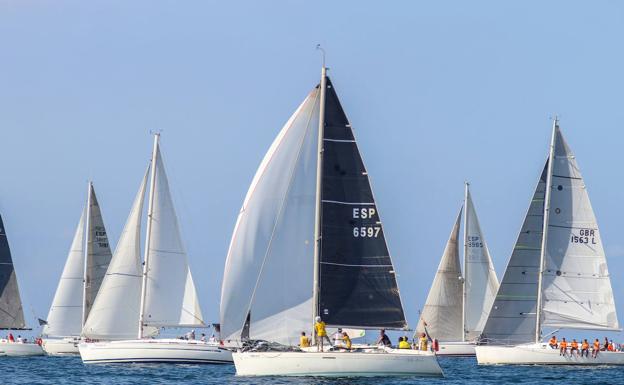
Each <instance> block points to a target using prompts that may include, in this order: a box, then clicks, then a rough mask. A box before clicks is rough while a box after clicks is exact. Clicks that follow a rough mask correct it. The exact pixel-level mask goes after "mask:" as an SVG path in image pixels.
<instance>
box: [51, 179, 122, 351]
mask: <svg viewBox="0 0 624 385" xmlns="http://www.w3.org/2000/svg"><path fill="white" fill-rule="evenodd" d="M111 258H112V254H111V251H110V247H109V244H108V236H107V235H106V228H105V227H104V220H103V219H102V212H101V210H100V205H99V203H98V200H97V197H96V195H95V189H94V188H93V183H92V182H89V184H88V190H87V203H86V206H85V208H84V209H83V210H82V215H81V216H80V220H79V222H78V227H77V228H76V233H75V234H74V239H73V241H72V244H71V248H70V249H69V255H68V256H67V261H66V262H65V267H64V269H63V273H62V274H61V279H60V280H59V284H58V287H57V289H56V294H55V295H54V300H53V301H52V306H51V307H50V312H49V313H48V317H47V319H46V321H45V325H44V327H43V332H42V341H43V343H42V346H43V350H44V351H45V352H46V354H48V355H66V354H79V352H78V344H79V342H80V334H81V332H82V327H83V325H84V323H85V320H86V319H87V317H88V316H89V312H90V311H91V309H92V306H93V303H94V301H95V299H96V297H97V294H98V292H99V289H100V286H101V284H102V280H103V279H104V275H105V274H106V269H107V268H108V264H109V263H110V260H111Z"/></svg>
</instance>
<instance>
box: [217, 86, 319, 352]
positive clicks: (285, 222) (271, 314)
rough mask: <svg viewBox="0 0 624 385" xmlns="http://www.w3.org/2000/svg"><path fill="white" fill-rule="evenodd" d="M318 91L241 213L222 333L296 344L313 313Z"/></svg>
mask: <svg viewBox="0 0 624 385" xmlns="http://www.w3.org/2000/svg"><path fill="white" fill-rule="evenodd" d="M318 116H319V89H318V87H317V88H315V89H314V90H312V92H310V94H309V95H308V96H307V97H306V98H305V100H304V101H303V103H301V105H300V106H299V108H297V110H296V111H295V113H294V114H293V115H292V116H291V117H290V119H289V120H288V122H286V124H285V125H284V127H283V128H282V130H281V131H280V133H279V134H278V136H277V137H276V138H275V140H274V142H273V144H272V145H271V147H270V148H269V150H268V152H267V153H266V155H265V157H264V159H263V160H262V162H261V164H260V167H259V168H258V171H257V172H256V175H255V176H254V178H253V181H252V183H251V186H250V187H249V191H248V192H247V196H246V197H245V200H244V202H243V206H242V208H241V210H240V213H239V215H238V219H237V222H236V226H235V228H234V233H233V235H232V240H231V242H230V247H229V250H228V255H227V260H226V264H225V271H224V275H223V286H222V289H221V335H222V336H223V337H224V338H225V339H232V340H239V339H240V335H241V332H242V328H243V325H244V324H245V321H246V320H247V319H248V317H249V321H250V322H249V324H250V328H249V337H250V338H254V339H266V340H271V341H275V342H280V343H284V344H296V343H297V341H298V335H299V333H300V332H301V331H302V330H309V328H310V322H311V317H312V286H313V285H312V270H313V254H314V225H315V186H316V170H317V168H316V167H317V154H318V147H317V142H318V125H319V121H318V120H319V118H318Z"/></svg>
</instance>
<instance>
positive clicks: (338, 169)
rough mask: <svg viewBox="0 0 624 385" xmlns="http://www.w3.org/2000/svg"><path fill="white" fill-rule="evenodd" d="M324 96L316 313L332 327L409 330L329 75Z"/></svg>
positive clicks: (363, 173)
mask: <svg viewBox="0 0 624 385" xmlns="http://www.w3.org/2000/svg"><path fill="white" fill-rule="evenodd" d="M325 92H326V93H325V116H324V118H325V119H324V122H325V124H324V129H323V151H322V157H323V159H322V170H321V171H322V175H321V213H320V216H321V217H320V245H321V246H320V255H319V263H320V267H319V288H318V290H319V297H318V298H319V300H318V313H317V314H319V315H320V316H321V317H322V318H323V320H324V321H325V322H326V323H327V324H329V325H336V326H338V325H339V326H354V327H359V328H366V327H374V328H377V327H385V328H405V327H406V326H407V322H406V321H405V314H404V312H403V306H402V304H401V298H400V296H399V290H398V286H397V281H396V276H395V273H394V268H393V265H392V260H391V258H390V254H389V252H388V247H387V245H386V239H385V237H384V232H383V227H382V224H381V220H380V217H379V210H378V209H377V205H376V204H375V199H374V197H373V191H372V189H371V185H370V181H369V178H368V173H367V172H366V168H365V166H364V162H363V161H362V157H361V155H360V152H359V150H358V146H357V143H356V141H355V137H354V135H353V131H352V129H351V125H350V124H349V120H348V119H347V117H346V115H345V113H344V110H343V109H342V106H341V105H340V101H339V99H338V95H337V94H336V91H335V90H334V87H333V85H332V83H331V81H330V80H329V77H327V78H326V90H325Z"/></svg>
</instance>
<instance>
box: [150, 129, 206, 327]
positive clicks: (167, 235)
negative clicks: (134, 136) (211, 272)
mask: <svg viewBox="0 0 624 385" xmlns="http://www.w3.org/2000/svg"><path fill="white" fill-rule="evenodd" d="M154 156H155V160H154V159H152V167H154V169H153V172H152V178H153V180H152V191H151V194H152V195H150V199H151V200H152V202H151V204H150V209H151V212H150V213H148V222H149V223H150V226H148V234H147V237H148V241H147V246H146V252H145V254H146V257H145V266H146V268H145V270H144V273H145V275H146V276H145V277H144V280H143V285H144V288H143V290H144V305H143V309H142V315H143V317H142V321H143V326H152V327H165V326H171V327H192V326H204V325H205V324H204V320H203V318H202V314H201V310H200V308H199V301H198V299H197V293H196V290H195V285H194V283H193V277H192V276H191V271H190V269H189V265H188V260H187V256H186V251H185V249H184V245H183V242H182V236H181V235H180V228H179V225H178V218H177V215H176V212H175V208H174V206H173V199H172V197H171V193H170V191H169V182H168V180H167V174H166V172H165V167H164V164H163V161H162V156H161V154H160V147H159V144H158V135H157V136H156V138H155V150H154Z"/></svg>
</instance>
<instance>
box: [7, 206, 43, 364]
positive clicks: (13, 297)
mask: <svg viewBox="0 0 624 385" xmlns="http://www.w3.org/2000/svg"><path fill="white" fill-rule="evenodd" d="M0 330H7V331H8V333H11V331H12V330H16V331H17V330H30V329H27V328H26V322H25V321H24V310H23V308H22V300H21V298H20V294H19V288H18V286H17V276H16V275H15V268H14V267H13V259H12V258H11V249H10V248H9V241H8V239H7V234H6V231H5V228H4V222H3V221H2V216H0ZM40 355H43V349H41V346H40V345H39V344H36V343H32V342H30V343H29V342H24V341H20V340H18V339H15V338H14V336H13V340H11V338H9V336H7V338H0V357H1V356H40Z"/></svg>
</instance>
